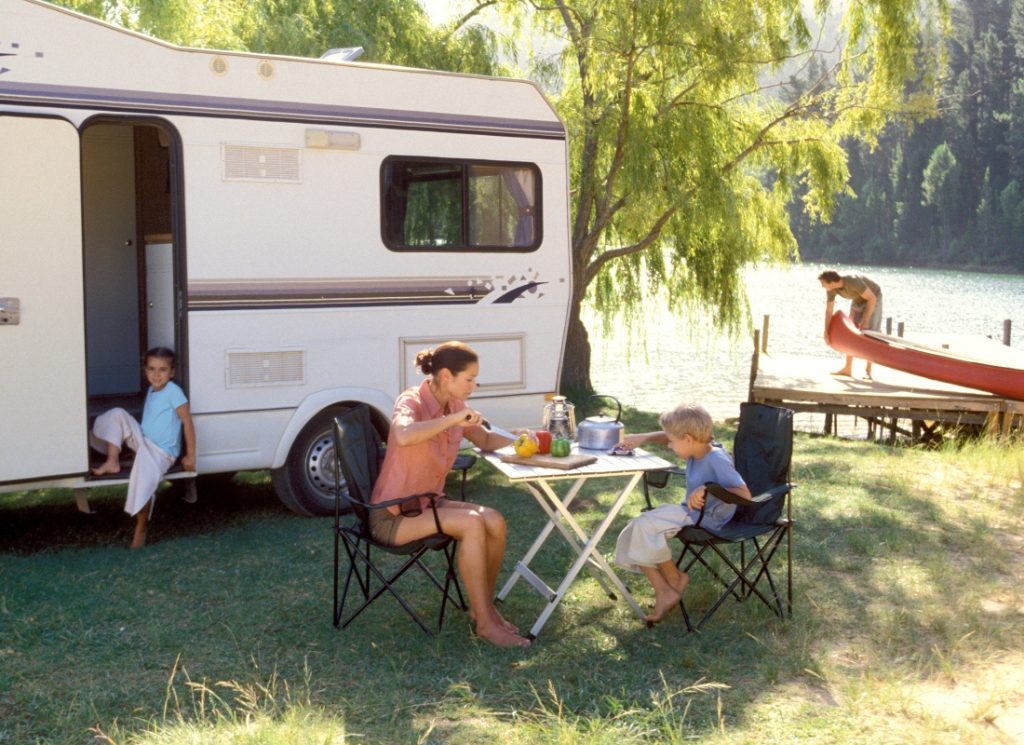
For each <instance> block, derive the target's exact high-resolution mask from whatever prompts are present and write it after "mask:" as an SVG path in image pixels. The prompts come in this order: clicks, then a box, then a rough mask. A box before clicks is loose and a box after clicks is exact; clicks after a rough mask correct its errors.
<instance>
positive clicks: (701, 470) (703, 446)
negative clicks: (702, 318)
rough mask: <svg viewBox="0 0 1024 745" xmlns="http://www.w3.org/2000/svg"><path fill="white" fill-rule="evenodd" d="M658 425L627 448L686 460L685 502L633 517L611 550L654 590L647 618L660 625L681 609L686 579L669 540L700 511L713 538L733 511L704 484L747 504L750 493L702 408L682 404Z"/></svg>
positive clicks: (633, 439)
mask: <svg viewBox="0 0 1024 745" xmlns="http://www.w3.org/2000/svg"><path fill="white" fill-rule="evenodd" d="M658 422H659V423H660V424H661V426H662V431H661V432H646V433H643V434H635V435H627V436H626V437H625V438H624V439H623V445H625V446H626V447H631V448H632V447H638V446H640V445H643V444H644V443H649V442H656V443H660V444H662V445H668V446H669V447H671V448H672V450H673V451H674V452H675V454H676V455H678V456H679V457H680V458H685V459H686V486H687V496H686V501H685V502H683V503H682V504H663V505H660V506H658V507H655V508H654V509H653V510H648V511H647V512H643V513H641V514H640V515H638V516H637V517H635V518H633V519H632V520H631V521H630V522H629V525H627V526H626V527H625V528H623V530H622V532H621V533H620V534H619V539H618V541H617V543H616V545H615V563H616V564H618V565H619V566H622V567H625V568H626V569H630V570H632V571H635V572H643V574H644V576H646V577H647V581H648V582H650V583H651V586H652V587H653V588H654V609H653V610H652V611H651V612H650V613H649V614H648V615H647V616H646V620H647V621H648V622H650V623H658V622H659V621H661V620H662V619H663V618H664V617H665V614H666V613H668V612H669V611H670V610H672V608H674V607H676V606H677V605H678V604H679V601H680V599H681V598H682V596H683V591H684V590H686V586H687V584H689V582H690V578H689V577H688V576H687V575H686V573H685V572H681V571H679V568H678V567H677V566H676V565H675V562H674V561H673V560H672V550H671V549H670V548H669V545H668V539H669V538H671V537H672V536H674V535H675V534H676V533H678V532H679V531H680V530H682V529H683V528H685V527H686V526H688V525H695V524H696V523H697V520H698V518H699V517H700V511H701V507H703V508H704V519H703V520H701V524H700V526H701V527H702V528H707V529H708V530H709V531H711V532H712V533H713V532H715V531H716V530H718V529H721V527H722V526H723V525H725V524H726V523H727V522H729V520H731V519H732V516H733V513H735V512H736V505H734V504H726V503H725V502H723V501H721V500H720V499H717V498H716V497H715V496H713V495H711V494H707V493H706V489H705V488H704V485H705V484H706V483H708V482H709V481H713V482H715V483H718V484H720V485H722V486H723V487H725V488H726V489H728V490H729V491H731V492H732V493H733V494H735V495H737V496H739V497H742V498H744V499H750V498H751V496H750V490H749V489H748V488H747V485H746V483H744V481H743V477H742V476H740V475H739V473H738V472H737V471H736V468H735V467H734V466H733V464H732V458H730V457H729V454H728V453H726V452H725V448H723V447H722V445H721V444H720V443H718V442H715V440H714V431H713V427H712V422H711V416H710V415H709V414H708V412H707V411H706V410H705V409H704V408H703V407H702V406H696V405H693V404H683V405H680V406H677V407H676V408H675V409H673V410H672V411H666V412H665V413H664V414H662V415H661V417H660V418H659V420H658Z"/></svg>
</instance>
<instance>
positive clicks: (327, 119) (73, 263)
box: [0, 0, 571, 514]
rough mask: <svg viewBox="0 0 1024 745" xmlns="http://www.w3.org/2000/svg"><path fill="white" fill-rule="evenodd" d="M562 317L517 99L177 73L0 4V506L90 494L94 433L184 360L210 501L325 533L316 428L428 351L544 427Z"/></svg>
mask: <svg viewBox="0 0 1024 745" xmlns="http://www.w3.org/2000/svg"><path fill="white" fill-rule="evenodd" d="M570 294H571V273H570V253H569V239H568V190H567V148H566V135H565V129H564V126H563V125H562V123H561V122H560V121H559V119H558V117H557V115H556V114H555V113H554V111H553V110H552V108H551V106H550V105H549V104H548V102H547V101H546V100H545V98H544V96H543V95H542V94H541V93H540V92H539V91H538V90H537V88H536V87H535V86H534V85H532V84H531V83H529V82H524V81H516V80H507V79H494V78H486V77H481V76H470V75H454V74H448V73H439V72H431V71H424V70H414V69H407V68H396V67H388V66H383V65H372V64H361V63H355V62H338V61H332V60H327V59H323V60H308V59H297V58H289V57H273V56H266V55H258V54H242V53H234V52H220V51H210V50H199V49H185V48H181V47H176V46H173V45H169V44H165V43H162V42H160V41H156V40H154V39H151V38H148V37H145V36H142V35H140V34H136V33H132V32H128V31H125V30H123V29H120V28H117V27H115V26H111V25H109V24H106V23H103V22H101V21H98V20H95V19H92V18H89V17H86V16H83V15H80V14H77V13H74V12H70V11H67V10H64V9H61V8H57V7H55V6H52V5H49V4H47V3H45V2H40V1H39V0H0V409H2V429H3V433H4V437H3V445H2V446H0V492H10V491H16V490H23V489H29V488H37V487H42V486H61V485H63V486H72V485H75V484H79V483H80V482H81V480H82V479H83V477H84V476H85V475H86V474H87V473H88V457H89V456H88V449H87V430H88V426H89V423H90V421H91V418H92V417H93V416H95V415H96V414H97V413H98V412H99V411H101V410H104V409H106V408H109V407H110V406H111V405H115V404H116V405H124V406H127V407H128V408H135V409H140V408H141V402H142V400H143V398H144V394H145V388H144V380H143V378H142V376H141V373H140V358H141V355H142V354H143V352H144V351H145V350H146V349H148V348H150V347H153V346H157V345H164V346H169V347H172V348H174V349H175V350H176V351H177V353H178V357H179V360H178V367H177V376H176V380H177V381H178V382H179V384H181V385H182V387H183V388H184V389H185V391H186V393H187V394H188V396H189V399H190V404H191V410H192V414H193V418H194V421H195V425H196V432H197V440H198V467H197V471H198V472H199V473H200V474H203V473H223V472H233V471H239V470H249V469H264V468H269V469H273V471H272V472H273V474H274V483H275V486H276V488H277V490H278V492H279V494H280V496H281V498H282V499H283V500H284V502H285V503H286V504H288V505H289V506H290V507H291V508H293V509H295V510H297V511H299V512H304V513H310V514H317V513H322V512H324V511H326V510H327V509H333V502H332V496H331V488H332V486H333V475H332V474H333V467H332V466H331V465H330V462H331V460H332V452H331V447H330V438H329V428H328V423H329V421H330V419H331V417H333V415H334V414H335V413H337V412H338V411H339V410H341V409H343V408H345V407H348V406H351V405H353V404H354V403H355V402H365V403H368V404H369V405H370V406H371V407H372V409H373V410H374V411H375V412H377V414H378V415H379V416H380V417H382V421H386V420H387V418H388V417H389V416H390V411H391V407H392V403H393V401H394V399H395V397H396V396H397V394H398V393H399V392H400V391H402V390H403V389H404V388H406V387H408V386H410V385H414V384H416V383H417V382H418V381H419V377H418V375H417V373H416V371H415V370H414V368H413V366H412V362H413V359H414V357H415V353H416V352H417V351H419V350H420V349H422V348H424V347H427V346H431V345H434V344H436V343H439V342H442V341H446V340H448V339H460V340H463V341H466V342H468V343H469V344H471V345H472V346H473V347H475V348H476V349H477V351H478V352H479V353H480V355H481V363H482V364H481V375H480V381H479V382H480V387H479V389H478V392H477V394H476V395H475V397H474V406H475V407H476V408H478V409H480V410H482V411H483V412H485V414H486V415H487V416H488V417H489V418H491V419H493V420H494V421H495V422H497V423H501V424H503V425H504V426H506V427H508V426H527V425H531V424H537V423H539V419H540V416H541V411H542V408H543V403H544V396H545V394H548V393H550V392H552V391H554V390H555V389H556V386H557V382H558V378H559V374H560V368H561V350H562V349H563V342H564V336H565V328H566V322H567V314H568V305H569V299H570Z"/></svg>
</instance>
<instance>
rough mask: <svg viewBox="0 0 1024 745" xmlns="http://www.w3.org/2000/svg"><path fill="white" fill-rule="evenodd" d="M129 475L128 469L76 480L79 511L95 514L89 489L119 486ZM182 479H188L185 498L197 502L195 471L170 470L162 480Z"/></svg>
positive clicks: (193, 502)
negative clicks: (90, 500)
mask: <svg viewBox="0 0 1024 745" xmlns="http://www.w3.org/2000/svg"><path fill="white" fill-rule="evenodd" d="M128 476H129V472H128V471H121V472H120V473H111V474H106V475H104V476H89V477H87V478H83V479H79V480H78V481H76V482H74V483H73V484H72V485H71V488H72V489H73V490H74V492H75V505H76V506H77V507H78V511H79V512H84V513H85V514H86V515H92V514H95V510H93V509H92V508H91V507H90V506H89V496H88V494H89V490H90V489H95V488H96V487H98V486H119V485H123V484H127V483H128ZM181 480H187V481H188V483H187V484H185V496H184V497H183V499H184V500H185V501H186V502H188V503H189V504H195V503H196V501H197V500H198V499H199V496H198V493H197V492H196V472H195V471H168V472H167V473H165V474H164V477H163V478H162V479H161V481H181Z"/></svg>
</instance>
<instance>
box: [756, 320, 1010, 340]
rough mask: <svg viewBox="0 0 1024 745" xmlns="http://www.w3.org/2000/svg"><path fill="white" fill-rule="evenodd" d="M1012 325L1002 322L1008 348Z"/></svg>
mask: <svg viewBox="0 0 1024 745" xmlns="http://www.w3.org/2000/svg"><path fill="white" fill-rule="evenodd" d="M766 317H767V316H766ZM1012 325H1013V324H1012V323H1011V321H1010V319H1009V318H1007V319H1006V320H1005V321H1003V344H1005V345H1006V346H1010V327H1011V326H1012Z"/></svg>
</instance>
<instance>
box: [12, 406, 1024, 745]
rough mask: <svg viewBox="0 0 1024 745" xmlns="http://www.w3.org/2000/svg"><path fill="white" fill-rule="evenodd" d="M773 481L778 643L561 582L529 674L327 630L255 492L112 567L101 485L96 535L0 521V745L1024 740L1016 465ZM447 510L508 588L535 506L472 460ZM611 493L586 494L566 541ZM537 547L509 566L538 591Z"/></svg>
mask: <svg viewBox="0 0 1024 745" xmlns="http://www.w3.org/2000/svg"><path fill="white" fill-rule="evenodd" d="M655 422H656V419H655V417H654V416H653V415H649V414H643V413H637V412H630V416H629V417H628V418H627V427H628V429H629V431H638V430H641V429H650V428H653V427H654V426H655ZM732 435H733V432H732V431H731V429H730V428H729V427H727V426H720V427H719V436H720V438H721V439H723V440H725V441H730V440H731V438H732ZM793 480H794V482H796V483H797V485H798V486H797V489H796V492H795V502H794V517H795V520H796V528H795V532H794V585H795V589H794V603H795V609H794V616H793V618H792V619H791V620H788V621H785V622H780V621H779V620H777V619H775V618H774V617H773V616H772V615H771V614H770V613H769V612H768V611H767V610H766V609H764V608H763V607H758V606H756V605H754V604H753V603H752V602H750V603H744V604H737V603H728V604H726V605H725V606H724V607H723V609H722V610H721V611H720V612H719V614H718V615H717V616H716V618H715V619H714V620H713V621H712V622H711V623H710V624H709V626H708V627H707V628H706V630H705V631H704V632H702V633H700V634H686V633H685V629H684V627H683V624H682V619H681V617H680V616H679V615H678V614H675V615H673V616H671V617H670V618H669V619H667V620H666V622H665V623H663V624H661V625H660V626H658V627H656V628H654V629H647V628H645V627H644V626H643V625H642V624H641V623H640V622H639V621H638V620H637V619H636V617H635V616H634V615H633V614H632V612H631V611H630V610H629V608H628V606H626V605H625V603H623V602H621V601H620V602H618V603H613V602H611V601H610V600H608V599H607V598H606V597H604V596H603V595H602V593H601V592H600V588H599V586H598V585H597V583H596V582H595V581H594V580H593V579H592V578H591V577H589V576H587V575H586V573H584V574H583V575H581V577H582V578H581V579H580V580H579V581H578V582H577V584H576V585H575V586H574V588H573V589H572V590H571V591H570V593H569V595H568V596H567V598H566V599H565V601H564V602H563V603H562V605H561V606H560V607H559V608H558V609H557V610H556V611H555V613H554V615H553V616H552V618H551V620H550V621H549V622H548V624H547V626H546V627H545V629H544V631H543V633H542V634H541V637H540V639H539V640H538V641H537V642H536V643H535V644H534V646H533V647H532V648H530V649H528V650H501V649H495V648H492V647H490V646H489V645H486V644H483V643H481V642H479V641H477V640H476V639H474V638H473V637H472V636H471V635H470V630H469V624H468V621H467V620H466V618H465V616H464V614H461V613H459V612H455V614H454V615H453V616H451V617H450V619H449V620H448V621H447V622H446V625H445V629H444V630H443V632H442V633H441V634H440V635H438V636H436V637H427V636H425V635H424V634H422V632H420V631H419V629H417V628H416V626H415V625H414V624H413V623H412V622H411V621H410V620H409V619H408V618H407V617H405V615H404V614H403V613H402V612H401V610H400V608H398V606H397V604H395V603H394V602H393V601H391V600H390V599H388V598H382V599H381V600H379V601H378V602H377V603H375V605H374V606H373V607H372V608H371V609H370V610H369V611H367V612H366V613H365V614H364V615H363V616H362V617H361V618H359V619H358V620H356V621H355V622H354V623H353V625H352V626H350V627H349V629H347V630H344V631H338V630H336V629H335V628H334V627H333V626H332V625H331V615H330V614H331V608H330V598H331V586H330V577H331V561H332V555H333V543H332V538H331V529H330V526H331V520H330V519H329V518H321V519H311V518H303V517H297V516H295V515H292V514H291V513H289V512H288V511H287V510H285V508H283V507H282V506H281V505H280V504H279V503H278V502H277V500H276V498H275V496H274V495H273V492H272V489H271V487H270V483H269V477H268V476H267V474H265V473H254V474H242V475H240V476H238V477H236V478H235V479H234V480H231V481H229V480H226V479H207V480H204V482H203V483H201V484H200V500H199V503H198V504H195V505H188V504H185V503H183V502H182V501H180V500H179V499H177V498H176V497H175V496H174V495H173V492H170V491H169V492H165V493H162V494H161V497H160V499H159V501H158V506H157V512H156V516H155V518H154V523H153V526H152V528H151V530H150V545H149V546H147V547H146V548H145V549H144V550H142V551H135V552H131V551H129V550H128V548H127V546H128V543H129V541H130V538H131V531H132V520H131V519H130V518H128V516H126V515H125V514H124V513H123V512H122V511H121V508H122V503H123V491H122V490H120V489H118V488H110V489H109V490H107V491H104V492H93V496H92V498H91V501H92V502H93V506H94V508H95V509H96V511H97V514H95V515H83V514H80V513H78V512H77V511H76V510H75V509H74V502H73V499H72V496H71V494H70V492H68V491H61V490H54V491H49V492H31V493H23V494H13V495H5V496H2V497H0V745H8V744H11V745H13V744H15V743H16V744H17V745H22V744H23V743H36V742H39V743H43V742H45V743H93V742H95V743H167V744H169V745H183V744H184V743H259V744H272V743H282V744H283V743H307V742H308V743H349V742H351V743H464V744H466V745H469V744H470V743H473V744H475V743H480V742H485V741H495V740H498V741H503V742H504V743H508V744H509V745H517V744H519V743H567V744H568V743H614V744H615V745H624V744H626V743H682V742H708V743H764V742H772V741H776V742H807V743H872V745H877V744H880V743H897V742H898V743H922V744H923V743H936V742H961V743H1012V742H1022V741H1024V644H1022V643H1021V639H1022V638H1024V589H1022V588H1024V488H1022V483H1021V482H1022V481H1024V446H1022V445H1021V444H1019V443H1017V444H1010V445H1007V444H992V443H975V444H970V445H968V446H966V447H965V448H963V449H961V450H956V449H953V448H949V449H946V450H940V451H929V450H919V449H906V448H886V447H882V446H879V445H875V444H872V443H867V442H852V441H844V440H837V439H830V438H820V437H812V436H809V435H797V441H796V447H795V460H794V473H793ZM455 483H456V482H454V481H453V482H452V486H453V487H455V488H456V489H457V487H456V486H455ZM469 492H470V495H471V496H472V498H473V499H475V500H476V501H480V502H483V503H486V504H490V505H494V506H497V507H499V508H500V509H501V510H502V512H504V514H505V515H506V517H507V518H508V522H509V526H510V545H509V550H508V552H507V555H506V566H507V567H511V565H512V563H513V562H514V561H515V559H516V558H518V557H519V556H521V555H522V554H523V553H524V552H525V550H526V548H527V546H528V545H529V543H530V542H531V540H532V539H533V537H534V536H535V535H536V534H537V532H538V530H539V529H540V526H541V524H542V513H541V511H540V509H539V507H538V506H537V505H536V503H535V502H534V501H533V499H532V498H531V497H529V495H528V494H527V492H526V491H525V489H523V488H521V487H512V486H508V485H507V484H504V483H502V481H501V479H500V477H499V476H498V474H497V473H496V472H495V471H494V470H493V469H491V468H490V467H489V466H487V465H486V464H485V463H480V464H478V465H477V466H476V468H475V469H474V471H473V472H472V475H471V477H470V481H469ZM611 494H612V490H611V489H608V490H607V491H604V492H602V491H590V492H586V493H585V495H584V497H585V498H584V499H583V500H581V501H582V505H583V509H582V514H583V517H584V519H592V518H595V517H596V516H597V512H596V510H595V507H597V506H599V505H600V504H601V503H603V502H605V501H606V500H607V499H609V498H610V497H611ZM655 495H656V496H657V497H659V498H661V499H679V493H678V491H674V490H672V489H671V488H670V489H668V490H665V491H655ZM640 503H641V499H640V498H639V496H638V497H637V498H636V499H634V500H633V501H632V502H631V503H629V504H627V507H626V509H625V510H624V511H623V513H622V515H621V516H620V521H621V523H622V524H624V523H625V521H626V520H628V519H629V518H630V517H631V516H633V515H635V514H636V513H637V512H638V511H639V508H640V506H641V504H640ZM615 530H616V529H613V531H612V533H613V534H614V532H615ZM613 534H612V535H609V537H608V538H607V539H606V541H605V550H606V554H607V555H609V556H610V555H611V552H612V549H613V547H614V535H613ZM557 545H558V544H557V542H556V541H554V540H553V541H552V542H550V543H549V546H548V547H547V550H546V551H544V552H542V554H541V555H539V556H538V558H537V559H536V560H535V561H534V563H533V566H534V568H535V569H537V570H538V573H539V574H541V576H544V577H545V578H547V579H548V581H549V583H552V582H553V581H555V580H556V579H557V578H558V577H560V576H561V575H562V574H564V572H565V570H566V568H567V567H568V564H569V563H570V561H571V558H570V555H569V553H568V551H567V550H564V551H563V550H555V549H554V547H557ZM416 581H418V580H416ZM499 581H503V578H501V579H500V580H499ZM629 583H630V585H631V587H633V588H634V592H635V594H637V596H638V599H640V601H641V603H644V602H646V600H647V598H648V597H649V594H648V591H647V589H646V588H645V587H644V586H643V580H642V578H640V577H639V575H637V576H636V577H632V576H630V577H629ZM711 589H712V588H711V586H710V584H709V583H707V582H706V581H704V580H703V579H702V578H698V577H697V575H695V578H694V583H693V584H692V585H691V588H690V589H689V590H688V591H687V593H688V596H692V597H691V602H693V603H697V604H699V603H700V602H701V599H702V598H710V597H711ZM410 594H411V595H412V596H413V597H417V598H421V599H422V600H423V604H424V611H425V612H432V611H433V609H434V608H435V607H436V606H435V605H434V602H435V594H434V593H432V592H431V593H428V592H427V591H426V590H425V589H424V591H423V592H417V591H416V590H415V589H414V590H413V591H412V592H411V593H410ZM541 602H542V601H541V600H540V598H539V597H538V596H537V595H535V594H534V593H533V592H531V591H529V589H528V588H527V587H526V586H525V584H524V583H520V584H519V585H517V587H516V588H515V590H514V591H513V593H512V595H511V596H510V598H509V599H508V600H507V601H506V603H505V605H504V609H503V612H506V611H507V613H506V615H507V616H508V617H509V618H511V619H512V620H514V621H516V622H518V623H519V624H520V626H521V627H525V628H528V627H529V626H530V624H531V623H532V620H533V619H534V618H536V616H537V615H538V614H539V612H540V610H541Z"/></svg>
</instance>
